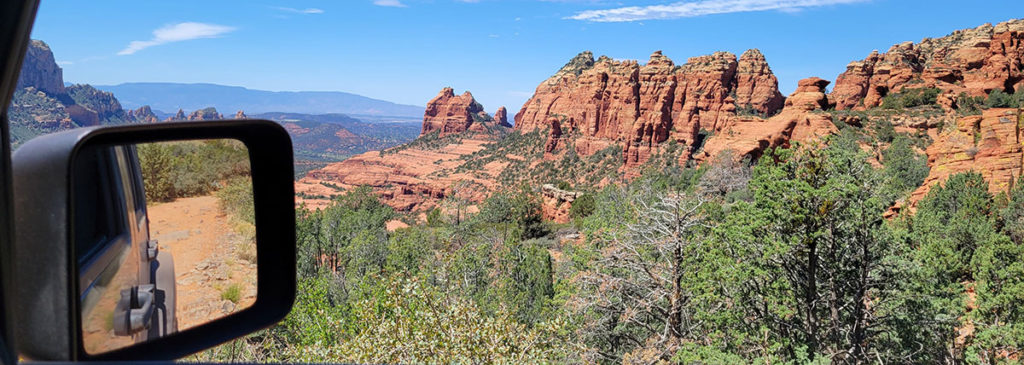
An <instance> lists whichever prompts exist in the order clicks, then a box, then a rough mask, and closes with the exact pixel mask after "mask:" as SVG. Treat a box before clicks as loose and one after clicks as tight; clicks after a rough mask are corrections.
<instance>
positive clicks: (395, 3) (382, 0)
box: [373, 0, 405, 8]
mask: <svg viewBox="0 0 1024 365" xmlns="http://www.w3.org/2000/svg"><path fill="white" fill-rule="evenodd" d="M373 5H378V6H391V7H396V8H404V7H405V4H402V2H401V1H399V0H373Z"/></svg>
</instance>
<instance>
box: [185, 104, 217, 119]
mask: <svg viewBox="0 0 1024 365" xmlns="http://www.w3.org/2000/svg"><path fill="white" fill-rule="evenodd" d="M219 119H224V115H223V114H221V113H218V112H217V109H216V108H212V107H210V108H203V109H199V110H196V111H193V112H192V114H189V115H188V120H191V121H195V120H219Z"/></svg>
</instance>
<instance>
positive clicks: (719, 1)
mask: <svg viewBox="0 0 1024 365" xmlns="http://www.w3.org/2000/svg"><path fill="white" fill-rule="evenodd" d="M866 1H869V0H697V1H682V2H676V3H671V4H667V5H649V6H627V7H621V8H614V9H602V10H586V11H583V12H580V13H577V14H576V15H573V16H570V17H567V18H566V19H574V20H586V21H592V22H632V21H638V20H653V19H678V18H690V17H697V16H703V15H711V14H725V13H739V12H753V11H769V10H780V11H800V10H802V9H805V8H812V7H819V6H827V5H839V4H852V3H860V2H866Z"/></svg>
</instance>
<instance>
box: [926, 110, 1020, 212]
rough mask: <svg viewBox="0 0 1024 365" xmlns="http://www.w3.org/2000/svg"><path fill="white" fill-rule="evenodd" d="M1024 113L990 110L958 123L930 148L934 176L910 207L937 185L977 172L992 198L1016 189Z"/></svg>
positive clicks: (929, 163)
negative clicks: (952, 177)
mask: <svg viewBox="0 0 1024 365" xmlns="http://www.w3.org/2000/svg"><path fill="white" fill-rule="evenodd" d="M1021 124H1024V111H1022V110H1018V109H989V110H986V111H984V113H983V114H982V115H980V116H968V117H963V118H960V119H959V120H957V124H956V128H955V129H948V130H946V131H945V132H943V133H942V134H940V135H939V136H938V138H936V139H935V142H934V143H932V145H931V146H928V149H927V150H926V152H927V153H928V166H929V167H931V172H930V173H929V174H928V177H927V178H926V179H925V181H924V184H922V185H921V187H919V188H918V189H917V190H915V191H914V193H913V194H912V195H911V199H910V201H911V204H915V203H916V202H918V201H920V200H921V199H922V198H924V197H925V196H926V195H927V194H928V191H929V190H931V188H932V187H933V186H935V184H937V183H939V182H942V181H945V180H946V179H947V178H949V177H950V176H952V175H955V174H958V173H962V172H967V171H975V172H978V173H980V174H981V175H982V176H984V177H985V181H988V184H989V191H990V192H992V193H993V194H995V193H1000V192H1005V191H1007V190H1009V189H1010V187H1012V186H1013V184H1014V183H1015V182H1016V180H1017V178H1018V177H1020V176H1021V171H1022V170H1024V164H1022V161H1024V147H1022V142H1024V133H1022V131H1021V129H1020V127H1019V126H1020V125H1021Z"/></svg>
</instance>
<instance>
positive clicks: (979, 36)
mask: <svg viewBox="0 0 1024 365" xmlns="http://www.w3.org/2000/svg"><path fill="white" fill-rule="evenodd" d="M1022 44H1024V20H1011V21H1008V22H1004V23H1000V24H999V25H996V26H994V27H993V26H992V25H990V24H986V25H983V26H980V27H977V28H975V29H967V30H958V31H955V32H953V33H952V34H950V35H948V36H945V37H941V38H935V39H929V38H925V39H924V40H922V41H921V42H920V43H918V44H914V43H911V42H905V43H901V44H898V45H895V46H892V48H890V49H889V51H888V52H886V53H884V54H879V53H878V52H877V51H875V52H872V53H871V54H870V55H869V56H868V57H867V58H865V59H864V60H861V61H854V62H851V63H850V64H849V65H848V66H847V67H846V72H843V73H842V74H841V75H839V77H838V78H837V79H836V85H835V89H834V90H833V91H832V95H831V96H832V98H833V100H834V101H835V103H836V109H839V110H844V109H865V108H871V107H876V106H878V105H879V104H880V103H881V101H882V97H884V96H885V95H886V94H889V93H895V92H899V91H901V90H903V89H904V88H922V87H935V88H939V89H942V90H943V96H941V97H940V99H939V101H940V104H941V105H943V106H944V107H946V108H947V109H948V108H951V107H952V104H953V100H955V97H956V96H957V95H959V94H960V93H967V94H969V95H972V96H981V95H985V94H987V93H988V92H989V91H992V90H994V89H1004V90H1010V91H1013V90H1016V89H1018V88H1021V87H1024V45H1022Z"/></svg>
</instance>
